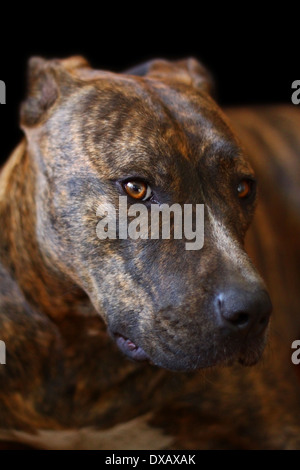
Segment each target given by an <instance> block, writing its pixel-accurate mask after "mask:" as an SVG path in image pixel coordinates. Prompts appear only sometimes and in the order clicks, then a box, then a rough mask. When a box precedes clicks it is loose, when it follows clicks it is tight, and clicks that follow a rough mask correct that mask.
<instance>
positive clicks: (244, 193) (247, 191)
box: [237, 179, 252, 199]
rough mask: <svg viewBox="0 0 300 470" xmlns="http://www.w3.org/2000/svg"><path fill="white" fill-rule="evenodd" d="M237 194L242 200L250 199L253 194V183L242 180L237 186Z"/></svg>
mask: <svg viewBox="0 0 300 470" xmlns="http://www.w3.org/2000/svg"><path fill="white" fill-rule="evenodd" d="M237 193H238V197H239V198H240V199H246V198H248V197H249V196H250V195H251V193H252V181H250V180H246V179H245V180H242V181H241V182H240V183H239V184H238V186H237Z"/></svg>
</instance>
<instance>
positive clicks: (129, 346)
mask: <svg viewBox="0 0 300 470" xmlns="http://www.w3.org/2000/svg"><path fill="white" fill-rule="evenodd" d="M113 336H114V338H115V341H116V344H117V346H118V348H119V349H120V350H121V351H122V352H123V353H124V354H126V356H128V357H129V358H130V359H133V360H135V361H148V360H150V358H149V356H148V355H147V354H146V353H145V351H144V350H143V348H141V347H140V346H137V345H136V344H135V343H134V342H133V341H131V340H130V339H129V338H126V337H125V336H123V335H121V334H120V333H114V334H113Z"/></svg>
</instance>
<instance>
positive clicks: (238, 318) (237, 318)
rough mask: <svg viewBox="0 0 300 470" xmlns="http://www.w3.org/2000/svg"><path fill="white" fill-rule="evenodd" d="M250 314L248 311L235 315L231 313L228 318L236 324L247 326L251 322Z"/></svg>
mask: <svg viewBox="0 0 300 470" xmlns="http://www.w3.org/2000/svg"><path fill="white" fill-rule="evenodd" d="M249 319H250V316H249V314H248V313H246V312H236V313H235V314H234V315H231V316H230V317H229V318H227V320H228V321H229V322H230V323H232V324H233V325H234V326H239V327H242V326H246V325H247V324H248V323H249Z"/></svg>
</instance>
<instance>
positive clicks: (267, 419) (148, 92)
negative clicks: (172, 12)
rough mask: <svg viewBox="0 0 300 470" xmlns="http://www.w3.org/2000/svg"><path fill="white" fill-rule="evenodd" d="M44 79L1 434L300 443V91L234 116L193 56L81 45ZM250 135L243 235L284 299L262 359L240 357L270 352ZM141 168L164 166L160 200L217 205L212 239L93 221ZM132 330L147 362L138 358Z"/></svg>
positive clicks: (18, 172)
mask: <svg viewBox="0 0 300 470" xmlns="http://www.w3.org/2000/svg"><path fill="white" fill-rule="evenodd" d="M138 75H140V77H139V76H138ZM144 76H145V77H144ZM31 84H32V87H31V92H30V97H29V99H28V100H27V101H26V103H25V104H24V105H23V108H22V125H23V128H24V130H25V133H26V141H24V142H22V143H21V144H20V146H19V147H18V148H17V149H16V151H15V152H14V154H13V155H12V156H11V158H10V160H9V162H8V163H7V164H6V166H5V167H4V169H3V171H2V174H1V180H0V181H1V187H0V217H1V230H2V233H1V242H0V243H1V244H0V257H1V263H2V264H1V267H0V279H1V284H0V326H1V328H0V340H3V341H5V344H6V347H7V360H6V362H7V363H6V365H1V366H0V380H1V388H0V417H1V426H0V427H1V429H0V438H1V439H2V440H3V441H16V442H22V443H27V444H30V445H33V446H34V447H41V448H62V449H64V448H96V449H138V448H143V449H163V448H168V449H173V448H174V449H176V448H181V449H183V448H186V449H195V448H199V449H207V448H208V449H214V448H216V449H217V448H242V449H251V448H256V449H261V448H284V449H286V448H297V449H299V448H300V394H299V384H298V378H297V375H296V372H295V369H294V368H293V366H292V362H291V352H292V351H291V343H292V341H293V340H295V339H297V334H298V333H299V334H300V315H299V307H300V294H299V293H300V285H299V284H300V280H299V275H298V273H299V266H300V252H299V235H300V200H299V174H300V171H299V169H300V168H299V167H300V160H299V149H300V138H299V132H298V130H299V126H300V115H299V111H298V109H297V108H296V107H291V108H289V107H268V108H253V109H252V110H250V109H248V110H245V109H230V110H228V112H226V114H227V115H228V116H229V119H230V120H229V121H228V120H227V118H226V117H225V116H224V115H223V113H222V112H221V111H220V110H219V108H218V107H217V106H216V105H215V104H214V102H213V101H212V100H211V98H209V96H208V80H207V76H206V74H205V72H204V71H203V69H202V67H201V66H200V65H199V64H197V63H195V61H188V62H182V63H180V64H177V65H174V66H172V65H171V64H168V63H165V62H160V61H158V62H154V63H152V64H150V65H149V64H148V65H147V66H146V67H145V68H144V69H143V70H139V71H138V72H137V71H132V72H131V73H130V74H126V75H124V76H118V75H116V74H109V73H106V72H98V71H92V70H90V69H89V68H88V66H87V64H86V63H85V62H84V61H83V60H81V59H69V60H68V61H63V62H60V61H55V62H49V63H48V62H44V61H41V60H35V61H33V62H32V64H31ZM198 107H199V109H198ZM99 110H100V111H99ZM235 135H237V136H238V139H240V142H239V140H238V139H237V138H236V137H235ZM240 143H241V144H242V147H243V148H244V150H245V154H246V155H247V156H248V157H249V159H250V161H251V164H252V167H253V168H254V170H255V174H256V176H257V178H258V181H259V188H260V204H259V205H258V208H257V211H256V215H255V217H254V221H253V222H252V224H251V227H250V229H249V231H248V232H247V237H246V242H247V243H246V244H247V250H248V252H249V253H250V255H251V257H252V258H253V259H254V261H255V264H256V265H257V267H258V268H259V270H260V272H261V274H262V276H263V278H264V279H265V281H266V284H267V287H268V290H269V292H270V294H271V299H272V302H273V307H274V315H273V320H272V326H271V329H270V334H269V345H268V346H267V348H266V350H265V352H264V356H263V359H262V360H261V362H260V363H258V364H257V365H256V366H255V367H251V368H249V367H243V366H242V365H239V364H236V362H237V361H239V362H241V364H245V365H252V364H254V363H256V362H257V360H258V359H259V357H260V355H261V353H262V350H263V347H264V345H265V328H266V323H267V320H268V315H269V310H270V308H269V301H268V298H267V294H266V293H265V287H264V284H263V282H262V281H261V279H260V277H259V276H258V275H257V273H256V271H255V269H254V268H253V266H252V264H251V263H250V261H249V259H248V257H247V256H246V255H245V254H244V251H243V247H242V244H243V239H244V236H245V233H246V230H247V228H248V226H249V224H250V221H251V217H252V214H253V204H254V201H251V200H250V199H248V201H246V202H245V201H241V202H240V201H238V200H237V199H236V198H235V197H234V192H233V190H231V189H230V188H231V187H232V186H234V184H238V182H239V181H240V180H241V178H242V179H243V181H245V179H251V178H252V177H253V176H252V169H251V167H250V166H249V164H248V163H247V161H246V159H244V157H243V155H242V153H241V150H240ZM145 155H146V156H145ZM149 156H150V157H149ZM158 157H159V158H158ZM193 159H194V160H193ZM198 159H199V162H200V163H199V165H200V166H199V168H200V170H199V180H198V179H197V178H198V177H194V173H195V171H196V170H195V168H196V163H197V165H198ZM122 163H123V166H122ZM191 168H193V171H191ZM197 168H198V166H197ZM141 172H143V173H142V175H143V177H144V178H145V179H146V177H145V175H149V179H150V178H151V174H153V173H154V174H155V175H156V177H157V180H156V181H153V182H152V187H153V188H154V191H155V195H156V196H155V197H156V198H157V199H159V198H161V200H160V201H159V202H181V203H182V202H184V201H189V202H190V201H191V202H204V204H205V205H206V206H207V211H208V212H207V213H206V217H207V219H206V226H205V244H204V247H203V249H202V250H200V251H201V253H200V252H199V253H196V254H195V253H193V252H192V253H191V252H190V253H188V252H184V253H183V252H182V245H180V244H179V242H178V244H177V240H176V242H175V240H171V241H169V242H168V243H166V241H162V240H161V241H160V242H159V243H160V245H157V243H156V244H155V245H153V244H151V242H152V241H151V240H146V241H141V240H137V241H134V242H133V241H131V242H128V241H125V242H123V241H121V240H117V241H108V240H106V241H100V240H98V239H97V237H96V230H95V227H96V223H97V217H96V209H97V198H98V197H99V195H103V194H104V195H106V196H107V197H109V198H110V200H113V199H114V198H115V197H116V195H117V194H118V192H117V190H116V189H115V188H116V186H115V184H116V181H117V180H118V179H119V178H124V177H126V178H127V179H128V177H130V178H136V177H140V174H141ZM232 175H233V176H232ZM232 181H234V184H233V183H232ZM117 183H118V181H117ZM168 185H169V186H168ZM198 185H199V186H201V190H199V193H198V192H197V191H198V189H197V188H198ZM188 186H189V187H188ZM118 188H119V189H118V191H120V186H118ZM175 196H176V198H177V200H176V198H175ZM122 243H123V244H122ZM100 244H101V246H100ZM158 246H159V248H157V247H158ZM148 247H149V248H148ZM147 250H148V251H147ZM155 250H157V252H156V251H155ZM159 250H161V251H159ZM232 286H233V287H232ZM247 286H248V287H247ZM230 289H234V290H233V291H232V290H230ZM220 292H221V294H220ZM228 292H230V293H231V297H230V296H229V294H228ZM232 292H233V294H234V295H232ZM250 294H251V295H250ZM221 295H222V299H223V300H222V302H223V304H222V305H223V309H224V310H222V311H221V313H222V315H221V314H220V305H221V300H220V299H221V297H220V296H221ZM232 297H234V300H232ZM245 298H246V299H247V302H246V301H245ZM216 299H218V303H217V306H216ZM224 299H225V300H224ZM236 299H237V300H236ZM253 299H254V300H253ZM228 305H230V309H231V310H230V311H229V307H228ZM226 308H227V310H226ZM232 310H235V312H236V314H239V313H240V311H242V312H243V313H244V312H245V311H246V320H247V321H246V325H244V323H242V321H241V319H242V317H241V316H237V315H236V316H235V319H234V320H235V321H238V322H239V324H238V327H236V326H235V325H234V326H233V321H232V318H229V315H230V314H231V311H232ZM257 311H259V312H260V313H259V316H258V318H256V314H257ZM198 312H199V315H198ZM216 312H217V313H216ZM224 312H225V313H226V328H225V326H224V325H225V323H224V322H225V320H224V318H225V314H224ZM99 314H100V315H99ZM101 317H102V318H101ZM243 319H244V317H243ZM229 321H230V322H231V323H232V324H231V325H229V323H228V322H229ZM220 322H221V323H220ZM216 325H217V326H216ZM249 325H250V326H249ZM229 326H230V328H229ZM250 327H251V328H250ZM245 328H246V333H247V335H246V333H245V334H244V333H243V336H241V333H240V331H241V330H243V331H244V330H245ZM107 329H108V331H109V333H110V334H108V333H107ZM228 330H230V332H229V333H228ZM254 330H255V334H254V333H253V331H254ZM119 338H123V340H124V341H125V339H126V338H130V340H131V341H130V344H131V345H133V346H132V347H134V348H135V350H136V351H142V353H141V354H142V356H143V358H145V357H147V358H149V359H150V361H151V364H148V363H144V362H142V363H139V362H132V361H129V360H128V358H127V357H125V356H124V355H123V354H122V353H121V352H120V351H119V349H118V347H117V346H116V344H114V341H113V339H116V342H117V344H119V343H118V342H119ZM132 341H134V342H133V343H132ZM135 343H137V344H138V345H139V346H138V348H137V347H136V346H135ZM122 344H123V346H122V347H121V349H122V348H123V349H122V350H123V352H125V353H126V354H127V355H129V356H130V357H131V352H130V349H129V348H128V343H126V342H125V346H124V342H123V343H122ZM126 344H127V346H126ZM126 348H127V349H126ZM153 364H154V365H153ZM218 364H219V365H231V367H226V368H221V367H217V368H213V369H211V366H214V365H218ZM232 364H233V365H232ZM157 366H159V367H157ZM197 368H200V369H203V370H204V371H202V370H200V371H195V370H193V369H197ZM207 368H209V369H207ZM165 369H169V370H165ZM172 370H173V371H175V372H172ZM177 371H181V372H177Z"/></svg>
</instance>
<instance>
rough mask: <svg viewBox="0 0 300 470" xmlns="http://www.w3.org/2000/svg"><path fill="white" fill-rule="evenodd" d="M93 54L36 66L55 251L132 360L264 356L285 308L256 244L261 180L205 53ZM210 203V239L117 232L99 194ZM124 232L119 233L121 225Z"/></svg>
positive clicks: (27, 116)
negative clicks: (112, 59)
mask: <svg viewBox="0 0 300 470" xmlns="http://www.w3.org/2000/svg"><path fill="white" fill-rule="evenodd" d="M134 73H135V71H132V73H131V74H126V75H118V74H111V73H106V72H99V71H93V70H91V69H89V68H88V67H87V64H86V63H84V61H82V60H81V59H69V60H67V61H56V62H45V61H42V60H34V61H32V64H31V83H32V86H31V90H32V91H31V95H30V98H29V99H28V100H27V102H25V104H24V105H23V109H22V120H23V128H24V129H25V132H26V135H27V139H28V144H29V151H30V153H31V155H32V158H33V160H34V164H35V165H36V166H37V168H38V172H37V175H38V177H37V187H36V198H37V207H38V209H37V214H38V216H37V233H38V237H39V240H40V244H41V247H42V250H43V253H44V256H45V260H46V262H49V263H51V259H53V257H55V258H56V264H58V266H60V267H61V271H62V272H63V273H68V275H69V276H70V277H71V278H72V279H73V280H74V281H75V282H76V283H77V284H78V285H80V286H81V287H82V289H83V290H84V291H85V292H86V293H87V295H88V296H89V297H90V299H91V301H92V303H93V305H94V306H95V308H96V310H97V311H98V312H99V314H100V315H101V316H102V317H103V319H104V321H105V322H106V324H107V327H108V331H109V333H110V335H111V336H112V338H113V339H114V340H115V341H116V343H117V344H118V346H119V347H120V349H121V350H122V351H123V352H124V353H125V354H127V355H128V356H129V357H130V358H132V359H136V360H149V361H151V362H152V363H154V364H156V365H158V366H161V367H165V368H168V369H171V370H189V369H195V368H203V367H210V366H213V365H216V364H231V363H233V362H234V361H240V362H241V363H243V364H246V365H250V364H254V363H255V362H257V360H258V359H259V357H260V355H261V353H262V350H263V347H264V344H265V336H266V327H267V324H268V319H269V315H270V310H271V305H270V300H269V297H268V294H267V293H266V291H265V287H264V284H263V282H262V280H261V279H260V277H259V276H258V274H257V272H256V271H255V269H254V267H253V266H252V264H251V262H250V260H249V258H248V256H247V254H246V253H245V251H244V249H243V240H244V236H245V233H246V230H247V228H248V226H249V224H250V222H251V218H252V216H253V211H254V205H255V199H256V195H255V178H254V174H253V171H252V169H251V168H250V166H249V165H248V163H247V162H246V160H245V159H244V156H243V152H242V150H241V148H240V147H239V144H238V142H237V140H236V138H235V136H234V134H233V132H232V130H231V129H230V125H229V124H228V123H227V120H226V118H225V116H224V115H223V113H222V112H221V110H220V109H219V108H218V107H217V105H216V104H215V102H214V101H213V100H212V98H211V97H210V96H209V94H208V92H207V90H208V87H209V84H208V81H207V78H206V75H205V72H204V71H203V69H202V67H201V66H200V65H199V64H198V63H196V62H195V61H194V60H189V61H182V62H179V63H176V64H174V65H172V64H169V63H167V62H161V61H158V62H153V63H151V64H148V65H147V66H145V67H144V69H142V72H141V70H139V71H138V72H137V73H138V74H139V75H143V76H134V75H133V74H134ZM119 196H127V198H128V199H127V200H128V206H130V205H132V204H133V203H137V202H139V203H141V204H143V205H144V206H145V207H146V208H147V210H148V211H150V208H151V205H152V204H155V205H161V204H163V203H165V204H168V205H172V204H174V203H179V204H180V205H181V206H183V204H193V205H196V204H204V246H203V247H202V248H201V249H199V250H187V249H186V240H185V239H184V238H183V239H174V237H172V236H171V239H169V240H168V239H158V240H155V239H154V240H153V239H132V238H127V239H119V238H118V237H117V238H116V239H106V240H100V239H99V238H98V236H97V233H96V228H97V223H98V222H99V216H98V215H97V208H98V206H99V201H100V199H101V201H103V200H104V201H105V202H106V203H110V204H112V205H113V206H114V207H116V208H118V205H119ZM117 232H118V231H117Z"/></svg>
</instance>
